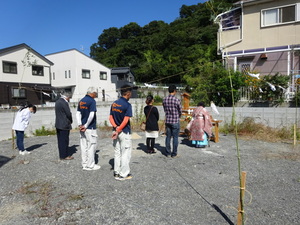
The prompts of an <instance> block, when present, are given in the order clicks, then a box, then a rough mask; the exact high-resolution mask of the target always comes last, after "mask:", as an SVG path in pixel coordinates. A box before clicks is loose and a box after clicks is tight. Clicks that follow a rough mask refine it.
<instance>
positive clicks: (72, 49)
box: [45, 48, 109, 69]
mask: <svg viewBox="0 0 300 225" xmlns="http://www.w3.org/2000/svg"><path fill="white" fill-rule="evenodd" d="M71 51H76V52H78V53H80V54H82V55H83V56H85V57H88V58H89V59H91V60H93V61H95V62H96V63H98V64H100V65H102V66H104V65H103V64H102V63H100V62H98V61H96V60H95V59H93V58H91V57H89V56H88V55H86V54H84V53H83V52H81V51H79V50H78V49H76V48H71V49H67V50H63V51H59V52H54V53H50V54H46V55H45V56H46V57H47V56H50V55H55V54H60V53H64V52H71ZM104 67H106V68H107V69H109V68H108V67H107V66H104Z"/></svg>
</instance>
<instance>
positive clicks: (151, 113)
mask: <svg viewBox="0 0 300 225" xmlns="http://www.w3.org/2000/svg"><path fill="white" fill-rule="evenodd" d="M153 102H154V99H153V96H152V95H148V96H147V98H146V104H147V106H145V108H144V113H145V116H146V130H145V135H146V138H147V139H146V145H147V153H149V154H153V153H156V152H155V150H154V144H155V138H158V131H159V127H158V120H159V113H158V110H157V108H156V107H155V106H153Z"/></svg>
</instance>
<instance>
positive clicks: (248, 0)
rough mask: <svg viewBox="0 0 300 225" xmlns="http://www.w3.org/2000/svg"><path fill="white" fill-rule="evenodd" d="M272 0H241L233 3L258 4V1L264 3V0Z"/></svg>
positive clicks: (268, 0)
mask: <svg viewBox="0 0 300 225" xmlns="http://www.w3.org/2000/svg"><path fill="white" fill-rule="evenodd" d="M272 1H274V0H243V1H238V2H236V3H234V5H241V4H244V5H253V4H259V3H265V2H272Z"/></svg>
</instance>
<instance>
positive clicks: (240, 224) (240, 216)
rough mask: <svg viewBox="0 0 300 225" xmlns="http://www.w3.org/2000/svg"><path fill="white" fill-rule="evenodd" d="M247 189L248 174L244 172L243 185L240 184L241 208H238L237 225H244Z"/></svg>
mask: <svg viewBox="0 0 300 225" xmlns="http://www.w3.org/2000/svg"><path fill="white" fill-rule="evenodd" d="M245 189H246V172H245V171H243V172H242V177H241V184H240V200H239V208H238V216H237V225H243V224H244V221H245V220H244V195H245Z"/></svg>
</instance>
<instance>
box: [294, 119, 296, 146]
mask: <svg viewBox="0 0 300 225" xmlns="http://www.w3.org/2000/svg"><path fill="white" fill-rule="evenodd" d="M296 144H297V127H296V124H294V146H296Z"/></svg>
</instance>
